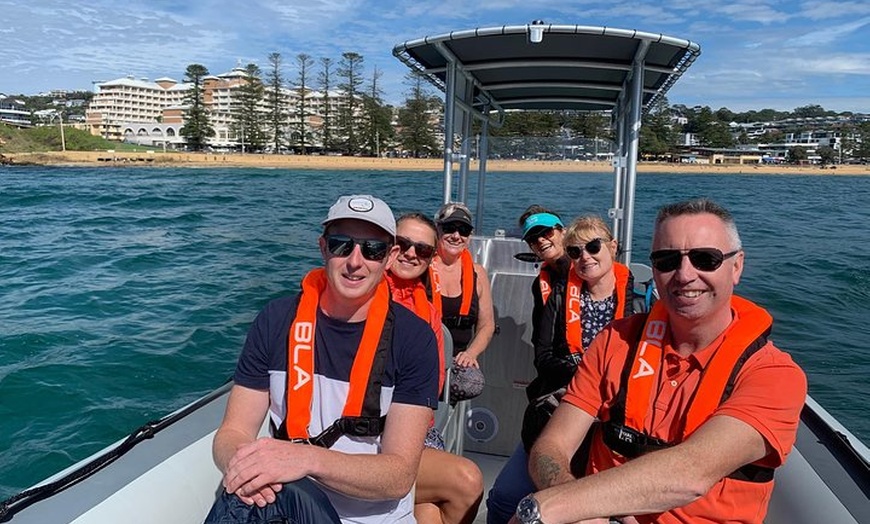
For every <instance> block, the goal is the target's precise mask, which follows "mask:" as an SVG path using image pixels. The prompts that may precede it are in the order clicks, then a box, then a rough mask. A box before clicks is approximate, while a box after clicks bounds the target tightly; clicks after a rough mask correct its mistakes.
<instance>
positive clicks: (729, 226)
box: [655, 198, 742, 249]
mask: <svg viewBox="0 0 870 524" xmlns="http://www.w3.org/2000/svg"><path fill="white" fill-rule="evenodd" d="M702 214H710V215H714V216H716V217H719V219H720V220H721V221H722V222H723V223H724V224H725V230H726V231H727V232H728V236H729V237H730V238H731V248H732V249H742V244H741V242H740V234H739V233H738V232H737V224H736V223H735V222H734V216H733V215H732V214H731V212H730V211H728V210H727V209H725V208H724V207H722V206H721V205H719V204H717V203H716V202H714V201H712V200H710V199H709V198H694V199H692V200H684V201H682V202H676V203H674V204H668V205H665V206H662V207H661V208H660V209H659V213H658V215H656V223H655V229H656V230H658V228H659V226H660V225H661V223H662V222H664V221H665V220H667V219H669V218H673V217H677V216H682V215H702Z"/></svg>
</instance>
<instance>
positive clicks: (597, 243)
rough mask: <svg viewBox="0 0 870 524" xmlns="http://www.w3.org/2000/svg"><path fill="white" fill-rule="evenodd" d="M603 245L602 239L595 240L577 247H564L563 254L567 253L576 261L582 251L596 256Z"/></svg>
mask: <svg viewBox="0 0 870 524" xmlns="http://www.w3.org/2000/svg"><path fill="white" fill-rule="evenodd" d="M603 243H604V240H603V239H601V238H595V239H593V240H590V241H589V242H586V243H585V244H582V245H579V246H565V252H566V253H568V256H569V257H571V258H573V259H574V260H577V259H578V258H580V255H582V254H583V251H584V250H585V251H586V252H587V253H589V254H590V255H597V254H598V252H599V251H601V246H602V244H603Z"/></svg>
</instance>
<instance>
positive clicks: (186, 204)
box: [0, 166, 870, 499]
mask: <svg viewBox="0 0 870 524" xmlns="http://www.w3.org/2000/svg"><path fill="white" fill-rule="evenodd" d="M612 186H613V182H612V176H611V175H610V174H609V173H601V174H577V173H574V174H557V173H540V174H529V173H491V174H490V175H489V177H488V179H487V202H486V203H487V209H488V214H487V215H486V216H485V218H484V220H483V227H482V230H483V232H484V233H487V234H491V233H492V232H493V230H495V229H496V228H504V229H511V228H512V227H513V226H514V224H515V221H516V217H517V216H518V215H519V214H520V213H521V212H522V211H523V209H524V208H525V207H527V206H528V205H529V204H532V203H540V204H544V205H546V206H548V207H551V208H553V209H556V210H558V211H560V212H561V213H562V214H563V216H567V217H570V216H574V215H578V214H580V213H587V212H597V213H601V214H606V212H607V208H608V207H610V206H611V194H612ZM474 187H476V182H473V183H472V189H474ZM349 193H371V194H374V195H378V196H380V197H382V198H383V199H385V200H386V201H387V202H389V203H390V204H391V205H393V208H394V211H396V212H397V213H399V212H402V211H408V210H422V211H425V212H426V213H430V214H431V213H433V212H434V211H435V209H436V208H437V207H438V204H439V203H440V199H441V194H442V190H441V178H440V175H439V174H437V173H431V172H425V173H424V172H360V171H356V172H354V171H291V170H252V169H158V168H122V169H115V168H108V167H101V168H68V167H63V168H60V167H58V168H38V167H2V166H0V499H4V498H6V497H8V496H10V495H12V494H13V493H15V492H17V491H19V490H21V489H24V488H26V487H28V486H30V485H32V484H33V483H35V482H37V481H39V480H41V479H43V478H44V477H46V476H48V475H49V474H51V473H53V472H55V471H57V470H59V469H61V468H63V467H65V466H67V465H69V464H71V463H73V462H75V461H78V460H80V459H82V458H84V457H86V456H88V455H90V454H91V453H93V452H95V451H97V450H99V449H101V448H102V447H104V446H106V445H107V444H109V443H111V442H114V441H116V440H117V439H119V438H121V437H123V436H124V435H125V434H126V433H128V432H129V431H130V430H132V429H133V428H135V427H138V426H139V425H141V424H143V423H144V422H146V421H149V420H152V419H155V418H157V417H159V416H161V415H163V414H165V413H167V412H169V411H171V410H173V409H176V408H178V407H180V406H181V405H183V404H185V403H187V402H189V401H192V400H194V399H195V398H197V397H199V396H201V395H202V394H204V393H206V392H208V391H210V390H212V389H213V388H215V387H216V386H218V385H220V384H221V383H223V382H224V381H225V380H226V379H227V378H228V377H229V376H230V375H231V373H232V370H233V367H234V363H235V359H236V357H237V355H238V352H239V350H240V348H241V345H242V342H243V340H244V336H245V333H246V330H247V326H248V323H249V322H250V321H251V320H252V319H253V317H254V315H255V314H256V313H257V312H258V310H259V309H260V308H261V307H262V306H263V305H264V304H265V303H266V302H267V301H268V300H270V299H272V298H274V297H277V296H280V295H283V294H288V293H292V292H294V291H295V290H296V289H297V286H298V280H299V278H300V277H301V276H302V275H303V274H304V272H305V271H306V270H308V269H310V268H311V267H312V266H315V265H316V264H318V263H319V253H318V250H317V247H316V246H317V243H316V239H317V236H318V233H319V223H320V221H321V220H322V218H323V217H324V216H325V215H326V211H327V209H328V207H329V205H330V204H331V203H332V202H333V201H334V200H335V199H336V198H337V197H338V196H339V195H341V194H349ZM694 196H710V197H712V198H714V199H716V200H718V201H720V202H721V203H723V204H725V205H726V206H727V207H728V208H730V209H731V210H732V212H733V213H734V215H735V216H736V218H737V222H738V226H739V228H740V231H741V233H742V236H743V242H744V246H745V249H746V269H745V272H744V277H743V281H742V282H741V284H740V285H739V287H738V292H739V293H741V294H743V295H744V296H747V297H748V298H750V299H752V300H755V301H757V302H759V303H761V304H762V305H764V306H765V307H767V308H768V309H769V310H770V311H771V312H772V313H773V315H774V318H775V324H774V331H773V337H774V341H775V342H776V343H777V345H778V346H779V347H781V348H782V349H785V350H787V351H790V352H791V353H792V355H793V356H794V358H795V359H796V360H797V362H798V363H799V364H801V365H802V366H803V367H804V369H805V370H806V371H807V373H808V376H809V383H810V393H811V394H812V395H813V397H814V398H815V399H816V400H817V401H818V402H819V403H820V404H821V405H822V406H823V407H825V408H826V409H827V410H828V411H830V412H831V413H832V414H834V415H835V416H836V417H838V418H839V419H840V420H841V421H842V422H843V423H844V424H845V425H846V426H847V427H848V428H849V429H850V430H851V431H852V432H853V433H855V434H856V435H857V436H859V437H860V438H861V439H862V440H864V441H865V442H868V441H870V419H868V418H867V416H866V412H867V409H868V406H870V386H868V380H867V377H868V376H870V313H868V305H870V177H849V176H794V175H675V174H640V175H639V177H638V179H637V203H636V221H635V225H634V232H635V235H634V236H635V239H634V242H635V245H634V248H635V250H634V256H633V258H634V260H643V259H645V253H646V252H647V251H648V248H649V241H650V234H651V220H652V218H653V216H654V214H655V210H656V208H657V207H658V206H660V205H662V204H664V203H667V202H671V201H675V200H677V199H683V198H688V197H694ZM474 198H475V197H474V192H473V191H472V196H471V198H470V199H469V200H470V201H472V202H473V201H474ZM771 388H772V390H773V389H775V388H776V385H775V384H771Z"/></svg>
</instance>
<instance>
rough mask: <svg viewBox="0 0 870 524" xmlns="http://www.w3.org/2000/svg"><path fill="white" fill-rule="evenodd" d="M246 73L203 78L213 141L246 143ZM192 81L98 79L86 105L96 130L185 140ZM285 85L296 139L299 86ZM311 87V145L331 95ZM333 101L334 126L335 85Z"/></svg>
mask: <svg viewBox="0 0 870 524" xmlns="http://www.w3.org/2000/svg"><path fill="white" fill-rule="evenodd" d="M246 76H247V73H245V71H244V69H241V68H235V69H233V70H232V71H230V72H227V73H224V74H220V75H209V76H206V77H204V78H203V84H202V86H203V101H204V103H205V105H206V107H207V108H208V109H209V117H210V122H211V125H212V127H213V128H214V130H215V136H214V137H212V138H211V139H210V140H209V143H210V144H211V145H212V146H213V147H220V148H224V147H229V148H231V147H237V146H239V145H240V144H241V140H242V137H239V136H237V133H235V131H234V129H233V108H234V102H235V99H234V92H235V90H236V89H237V88H238V87H239V86H241V85H243V84H244V81H245V78H246ZM191 87H192V85H191V84H189V83H179V82H177V81H175V80H173V79H171V78H158V79H157V80H154V81H153V82H151V81H148V80H147V79H135V78H133V77H129V76H128V77H125V78H119V79H116V80H112V81H109V82H102V83H99V84H97V88H98V91H97V92H96V93H95V95H94V98H93V100H92V101H91V103H90V105H89V107H88V109H87V111H86V115H87V119H86V120H87V124H88V126H89V128H90V131H91V134H94V135H100V136H103V137H105V138H107V139H109V140H117V141H128V142H135V143H139V144H143V145H161V144H162V145H164V146H165V145H181V144H183V143H184V140H183V138H181V137H180V134H179V131H180V129H181V127H182V126H183V125H184V110H185V109H186V105H185V96H186V95H187V93H188V92H189V90H190V89H191ZM282 91H283V95H284V100H285V104H286V110H285V113H286V114H287V115H288V119H287V122H286V137H287V138H289V139H290V141H291V142H296V141H298V140H299V134H300V133H299V128H300V126H299V119H298V113H299V107H298V106H299V100H300V96H299V92H300V90H299V89H298V88H295V89H286V88H283V89H282ZM306 91H307V95H306V97H305V105H306V108H305V111H304V112H305V114H306V117H305V120H306V123H305V128H306V143H307V144H308V145H309V146H311V145H315V144H319V143H320V136H321V130H322V127H323V122H324V118H323V115H324V114H325V108H326V103H327V97H326V96H324V93H323V92H320V91H314V90H311V89H306ZM328 103H329V114H330V115H331V118H332V119H333V124H332V125H333V126H334V125H335V122H337V118H338V113H339V109H340V107H341V106H342V104H343V103H344V95H343V94H342V93H340V92H336V91H330V92H329V97H328ZM263 110H264V111H265V101H264V103H263Z"/></svg>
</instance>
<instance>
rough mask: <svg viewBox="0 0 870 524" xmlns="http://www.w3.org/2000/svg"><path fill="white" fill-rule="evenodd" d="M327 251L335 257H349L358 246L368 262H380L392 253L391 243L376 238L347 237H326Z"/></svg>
mask: <svg viewBox="0 0 870 524" xmlns="http://www.w3.org/2000/svg"><path fill="white" fill-rule="evenodd" d="M323 238H325V239H326V249H327V251H329V252H330V253H332V254H333V255H334V256H337V257H342V258H343V257H349V256H350V254H351V253H353V246H356V245H358V246H359V249H360V252H361V253H362V256H363V258H364V259H366V260H371V261H373V262H380V261H381V260H383V259H384V258H386V257H387V253H389V251H390V243H389V242H384V241H383V240H377V239H374V238H354V237H351V236H347V235H324V237H323Z"/></svg>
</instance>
